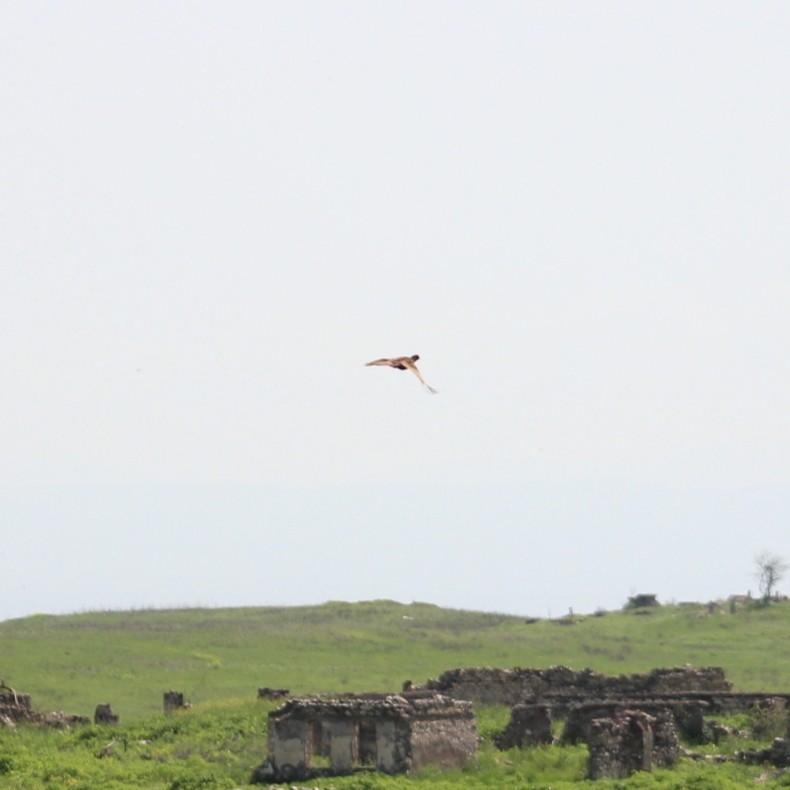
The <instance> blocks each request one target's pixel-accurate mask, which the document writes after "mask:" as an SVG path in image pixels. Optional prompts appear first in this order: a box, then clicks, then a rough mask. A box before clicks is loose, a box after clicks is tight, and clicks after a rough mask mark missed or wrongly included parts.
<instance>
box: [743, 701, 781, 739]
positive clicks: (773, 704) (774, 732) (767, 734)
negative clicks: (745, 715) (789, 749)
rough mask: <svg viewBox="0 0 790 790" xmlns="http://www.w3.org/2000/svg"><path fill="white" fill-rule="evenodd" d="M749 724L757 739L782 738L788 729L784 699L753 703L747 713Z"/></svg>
mask: <svg viewBox="0 0 790 790" xmlns="http://www.w3.org/2000/svg"><path fill="white" fill-rule="evenodd" d="M749 725H750V727H751V730H752V734H753V735H754V737H755V738H757V739H766V740H769V739H773V738H784V737H785V736H786V735H787V731H788V711H787V708H786V707H785V704H784V700H771V701H769V702H767V703H766V704H764V705H755V706H754V708H752V710H751V713H750V715H749Z"/></svg>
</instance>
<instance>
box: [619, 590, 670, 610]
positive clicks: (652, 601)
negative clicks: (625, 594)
mask: <svg viewBox="0 0 790 790" xmlns="http://www.w3.org/2000/svg"><path fill="white" fill-rule="evenodd" d="M660 605H661V604H660V603H659V602H658V596H657V595H656V594H655V593H638V594H637V595H632V596H630V597H629V598H628V603H626V605H625V607H624V608H625V609H626V610H627V611H630V610H633V609H648V608H651V607H654V606H660Z"/></svg>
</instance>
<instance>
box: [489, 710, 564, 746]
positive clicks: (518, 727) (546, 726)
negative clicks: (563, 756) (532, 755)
mask: <svg viewBox="0 0 790 790" xmlns="http://www.w3.org/2000/svg"><path fill="white" fill-rule="evenodd" d="M553 740H554V735H553V733H552V719H551V706H550V705H545V704H540V703H537V704H522V705H514V706H513V709H512V710H511V711H510V721H509V722H508V723H507V726H506V727H505V729H504V730H502V732H500V733H498V734H497V735H495V736H494V744H495V745H496V747H497V748H498V749H502V750H505V749H513V748H516V747H519V748H523V747H525V746H535V745H537V744H541V743H544V744H545V743H551V742H552V741H553Z"/></svg>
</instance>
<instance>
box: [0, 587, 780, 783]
mask: <svg viewBox="0 0 790 790" xmlns="http://www.w3.org/2000/svg"><path fill="white" fill-rule="evenodd" d="M571 620H572V621H571ZM789 642H790V604H786V603H776V604H772V605H770V606H760V605H757V604H748V605H746V604H740V603H739V604H738V605H737V606H731V605H729V604H728V603H723V604H721V605H707V604H706V605H701V604H700V605H697V604H686V605H665V606H658V607H650V608H649V609H625V610H624V611H621V612H609V613H602V612H600V613H597V614H596V615H586V616H575V617H573V618H572V619H571V618H568V617H564V618H560V619H558V620H547V619H541V620H536V621H533V620H531V619H528V618H524V617H513V616H506V615H499V614H486V613H479V612H465V611H457V610H447V609H442V608H439V607H437V606H433V605H430V604H423V603H414V604H409V605H404V604H398V603H394V602H391V601H372V602H364V603H358V604H347V603H338V602H331V603H327V604H324V605H322V606H311V607H287V608H273V607H268V608H243V609H185V610H170V611H164V610H151V611H131V612H90V613H80V614H74V615H68V616H49V615H37V616H34V617H28V618H24V619H19V620H9V621H6V622H2V623H0V676H2V677H3V678H4V679H5V681H6V683H8V684H9V685H11V686H13V687H14V688H16V689H17V690H18V691H21V692H24V693H27V694H30V695H31V697H32V702H33V706H34V708H35V709H36V710H39V711H50V710H62V711H65V712H67V713H79V714H83V715H87V716H92V714H93V710H94V708H95V706H96V704H97V703H100V702H110V703H111V704H112V706H113V710H114V711H115V712H116V713H118V714H119V715H120V717H121V723H120V725H119V726H117V727H98V726H95V725H89V726H86V727H82V728H75V729H72V730H67V731H53V730H47V729H39V728H36V727H25V726H19V727H18V728H17V729H16V730H11V729H3V728H0V788H6V787H8V788H84V789H85V790H87V788H95V787H102V788H134V787H141V788H161V789H162V790H189V788H211V787H217V788H222V787H227V788H232V787H242V786H245V785H246V782H247V781H248V778H249V775H250V772H251V770H252V768H253V767H254V766H255V765H256V764H258V763H259V762H260V761H261V760H262V759H263V757H264V756H265V752H266V716H267V714H268V712H269V711H270V710H272V709H273V707H275V706H276V703H265V702H262V701H258V700H256V699H255V694H256V691H257V688H258V687H259V686H270V687H282V688H289V689H291V691H292V692H293V693H295V694H310V693H316V692H336V691H397V690H398V689H400V688H401V685H402V683H403V681H404V680H406V679H410V680H412V681H414V682H415V683H422V682H425V680H427V679H428V678H430V677H437V676H438V675H439V674H441V673H442V672H443V671H445V670H447V669H451V668H454V667H469V666H500V667H513V666H523V667H546V666H550V665H553V664H564V665H566V666H570V667H572V668H574V669H582V668H585V667H589V668H591V669H594V670H596V671H599V672H603V673H606V674H621V673H631V672H645V671H648V670H650V669H653V668H655V667H662V666H676V665H681V664H687V663H688V664H692V665H695V666H706V665H718V666H723V667H724V668H725V669H726V671H727V675H728V677H729V678H730V680H731V681H732V682H733V684H734V686H735V688H736V689H737V690H740V691H783V692H788V691H790V664H788V662H787V658H786V656H787V653H788V647H790V645H789V644H788V643H789ZM170 688H174V689H178V690H179V691H183V692H184V694H185V695H186V696H187V698H188V699H189V700H190V701H191V702H192V704H193V707H192V709H191V710H189V711H185V712H183V713H179V714H177V715H174V716H169V717H165V716H164V715H163V714H162V693H163V692H164V691H166V690H168V689H170ZM508 715H509V711H508V710H507V709H505V708H502V709H482V710H480V711H478V712H477V717H478V727H479V730H480V732H481V734H482V735H483V743H482V746H481V750H480V754H479V757H478V759H477V760H476V761H475V762H474V763H473V764H472V765H470V766H468V767H467V768H466V769H464V770H463V771H453V772H443V771H439V770H430V771H424V772H421V773H420V774H419V775H417V776H413V777H386V776H381V775H375V774H364V775H358V776H352V777H344V778H333V779H332V780H312V781H311V782H310V785H311V786H321V787H334V788H337V790H344V788H349V789H354V790H355V789H357V788H359V790H362V788H382V790H385V789H386V788H392V789H393V790H395V789H396V788H407V787H408V788H411V787H414V788H415V790H419V788H420V787H424V788H425V790H438V789H439V788H450V787H457V786H464V787H473V788H474V787H480V788H483V787H496V788H508V787H512V788H516V787H519V788H525V787H548V786H551V787H553V788H563V787H571V786H573V785H576V784H578V783H579V782H582V781H584V776H585V766H586V748H585V747H583V746H582V747H556V746H553V747H543V748H536V749H527V750H524V751H517V750H510V751H507V752H498V751H496V750H495V749H494V748H493V746H492V745H491V742H490V741H491V735H493V733H494V732H496V731H498V730H500V729H502V727H504V725H505V723H506V721H507V718H508ZM113 741H114V743H113V744H112V746H111V747H110V748H109V752H110V754H109V755H108V756H106V757H103V758H100V757H98V755H99V754H100V753H101V751H102V749H104V747H105V746H107V744H110V743H111V742H113ZM763 743H767V741H764V742H763ZM751 745H752V743H751V742H740V741H739V742H738V743H737V745H732V744H731V745H730V746H729V747H726V746H725V747H722V748H723V750H726V749H727V748H729V749H730V750H734V749H735V748H743V747H744V746H751ZM758 777H762V781H763V782H764V783H765V784H767V785H768V786H769V787H770V786H777V787H778V786H782V785H783V783H784V784H785V785H787V786H790V775H788V776H787V778H784V776H780V775H778V774H776V775H775V774H774V773H772V771H771V769H769V768H763V767H760V766H757V767H748V766H743V765H738V764H735V763H727V764H724V765H709V764H703V763H695V762H692V761H690V760H682V761H681V763H680V765H679V766H677V767H676V768H675V769H672V770H665V771H655V772H653V773H650V774H637V775H635V776H633V777H631V778H629V779H627V780H621V781H619V782H606V781H601V782H596V783H594V786H595V787H596V788H601V790H611V789H612V788H614V787H618V788H619V787H622V788H639V787H650V788H681V787H695V788H711V789H712V788H727V787H744V786H750V785H752V784H754V783H755V781H756V779H757V778H758ZM591 786H593V785H592V783H591Z"/></svg>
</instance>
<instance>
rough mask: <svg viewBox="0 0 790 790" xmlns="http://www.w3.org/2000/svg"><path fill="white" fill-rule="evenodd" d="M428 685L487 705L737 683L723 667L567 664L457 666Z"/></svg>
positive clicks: (720, 688) (724, 687)
mask: <svg viewBox="0 0 790 790" xmlns="http://www.w3.org/2000/svg"><path fill="white" fill-rule="evenodd" d="M422 688H425V689H428V690H430V691H434V692H437V693H439V694H444V695H447V696H450V697H453V698H455V699H464V700H470V701H472V702H477V703H480V704H483V705H515V704H516V703H518V702H522V701H524V700H526V699H537V698H540V697H543V696H546V695H553V696H555V697H559V696H562V695H569V696H573V695H576V696H583V697H587V698H590V697H595V698H602V697H606V696H620V697H626V696H632V695H637V694H642V695H656V694H668V693H673V692H690V691H693V692H703V691H704V692H728V691H731V689H732V684H731V683H730V682H729V681H728V680H727V678H726V676H725V674H724V670H723V669H722V668H721V667H702V668H696V669H695V668H693V667H670V668H664V669H654V670H652V671H650V672H647V673H635V674H631V675H617V676H612V675H603V674H601V673H599V672H594V671H593V670H591V669H583V670H581V671H578V672H577V671H574V670H572V669H570V668H568V667H564V666H554V667H549V668H548V669H529V668H522V667H515V668H513V669H497V668H491V667H478V668H468V669H451V670H448V671H447V672H444V673H443V674H442V675H440V676H439V678H437V679H433V680H429V681H428V682H427V683H426V684H425V685H424V686H423V687H422Z"/></svg>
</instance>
